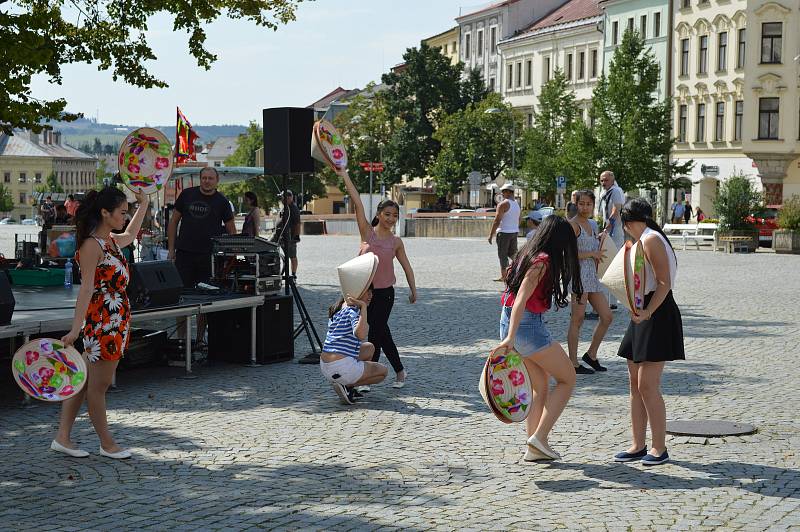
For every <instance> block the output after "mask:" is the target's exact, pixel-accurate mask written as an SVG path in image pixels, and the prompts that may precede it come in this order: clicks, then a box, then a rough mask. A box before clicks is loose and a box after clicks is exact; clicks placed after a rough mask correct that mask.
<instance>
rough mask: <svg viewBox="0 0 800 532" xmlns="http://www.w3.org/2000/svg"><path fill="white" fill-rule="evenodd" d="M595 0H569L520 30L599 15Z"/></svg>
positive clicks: (599, 10) (600, 11)
mask: <svg viewBox="0 0 800 532" xmlns="http://www.w3.org/2000/svg"><path fill="white" fill-rule="evenodd" d="M597 2H598V0H570V1H569V2H567V3H566V4H564V5H563V6H561V7H559V8H558V9H556V10H555V11H553V12H552V13H550V14H549V15H547V16H546V17H544V18H543V19H541V20H540V21H538V22H535V23H534V24H532V25H531V26H529V27H527V28H525V29H524V30H522V33H527V32H529V31H536V30H540V29H543V28H549V27H550V26H556V25H558V24H566V23H567V22H574V21H576V20H583V19H585V18H591V17H596V16H599V15H600V14H601V13H602V10H601V9H600V7H599V6H598V5H597Z"/></svg>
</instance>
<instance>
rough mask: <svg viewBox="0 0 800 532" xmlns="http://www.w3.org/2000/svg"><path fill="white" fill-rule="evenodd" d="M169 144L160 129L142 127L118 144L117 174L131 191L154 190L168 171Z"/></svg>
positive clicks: (170, 163)
mask: <svg viewBox="0 0 800 532" xmlns="http://www.w3.org/2000/svg"><path fill="white" fill-rule="evenodd" d="M172 159H173V157H172V144H170V142H169V139H168V138H167V137H166V135H164V134H163V133H162V132H161V131H159V130H157V129H152V128H149V127H142V128H139V129H137V130H135V131H132V132H131V133H130V134H129V135H128V136H127V137H125V140H124V141H122V144H121V145H120V147H119V157H118V161H117V162H118V163H119V175H120V177H121V178H122V181H123V182H124V183H125V184H126V185H127V186H128V188H130V189H131V190H133V191H136V190H138V189H141V190H142V192H144V193H145V194H153V193H154V192H158V191H159V190H161V188H162V187H163V186H164V185H165V184H166V183H167V181H169V178H170V176H171V175H172V164H173V163H172Z"/></svg>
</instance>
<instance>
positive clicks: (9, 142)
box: [0, 130, 97, 219]
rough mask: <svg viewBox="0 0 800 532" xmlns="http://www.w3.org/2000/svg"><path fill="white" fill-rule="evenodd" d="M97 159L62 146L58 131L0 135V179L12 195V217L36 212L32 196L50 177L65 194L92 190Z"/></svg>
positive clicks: (64, 145)
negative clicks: (54, 179) (0, 177)
mask: <svg viewBox="0 0 800 532" xmlns="http://www.w3.org/2000/svg"><path fill="white" fill-rule="evenodd" d="M96 170H97V160H96V159H95V158H94V157H92V156H91V155H88V154H85V153H83V152H82V151H80V150H77V149H75V148H73V147H72V146H69V145H68V144H63V143H62V142H61V133H59V132H57V131H43V132H42V133H33V132H31V131H23V130H18V131H15V132H14V135H11V136H9V135H6V134H4V133H0V176H2V182H1V183H2V184H3V186H4V187H5V188H6V189H7V190H8V191H9V192H11V197H12V199H13V201H14V209H13V210H12V211H10V212H9V213H2V214H8V215H10V216H12V217H14V218H17V219H21V218H30V217H33V216H34V215H35V213H36V209H35V207H34V205H33V195H34V193H35V192H36V190H35V189H36V187H37V186H41V185H43V184H45V183H46V182H47V178H48V177H49V176H50V175H55V178H56V181H57V182H58V183H59V184H60V185H61V187H62V188H63V189H64V192H65V193H67V194H70V193H77V192H84V191H86V190H90V189H92V188H94V187H95V185H96V183H97V179H96V177H95V172H96Z"/></svg>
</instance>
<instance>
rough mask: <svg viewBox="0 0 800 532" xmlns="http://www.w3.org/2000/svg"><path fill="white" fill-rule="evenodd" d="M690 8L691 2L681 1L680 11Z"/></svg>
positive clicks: (687, 0) (690, 0)
mask: <svg viewBox="0 0 800 532" xmlns="http://www.w3.org/2000/svg"><path fill="white" fill-rule="evenodd" d="M690 7H692V0H681V9H689V8H690Z"/></svg>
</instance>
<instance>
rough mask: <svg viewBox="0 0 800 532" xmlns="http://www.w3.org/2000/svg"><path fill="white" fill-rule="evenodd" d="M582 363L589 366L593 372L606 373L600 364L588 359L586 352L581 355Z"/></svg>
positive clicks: (606, 369)
mask: <svg viewBox="0 0 800 532" xmlns="http://www.w3.org/2000/svg"><path fill="white" fill-rule="evenodd" d="M583 361H584V362H586V363H587V364H589V366H590V367H591V368H592V369H593V370H595V371H608V368H605V367H603V366H601V365H600V362H598V361H597V360H594V359H593V358H592V357H590V356H589V353H588V352H587V353H584V354H583Z"/></svg>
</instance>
